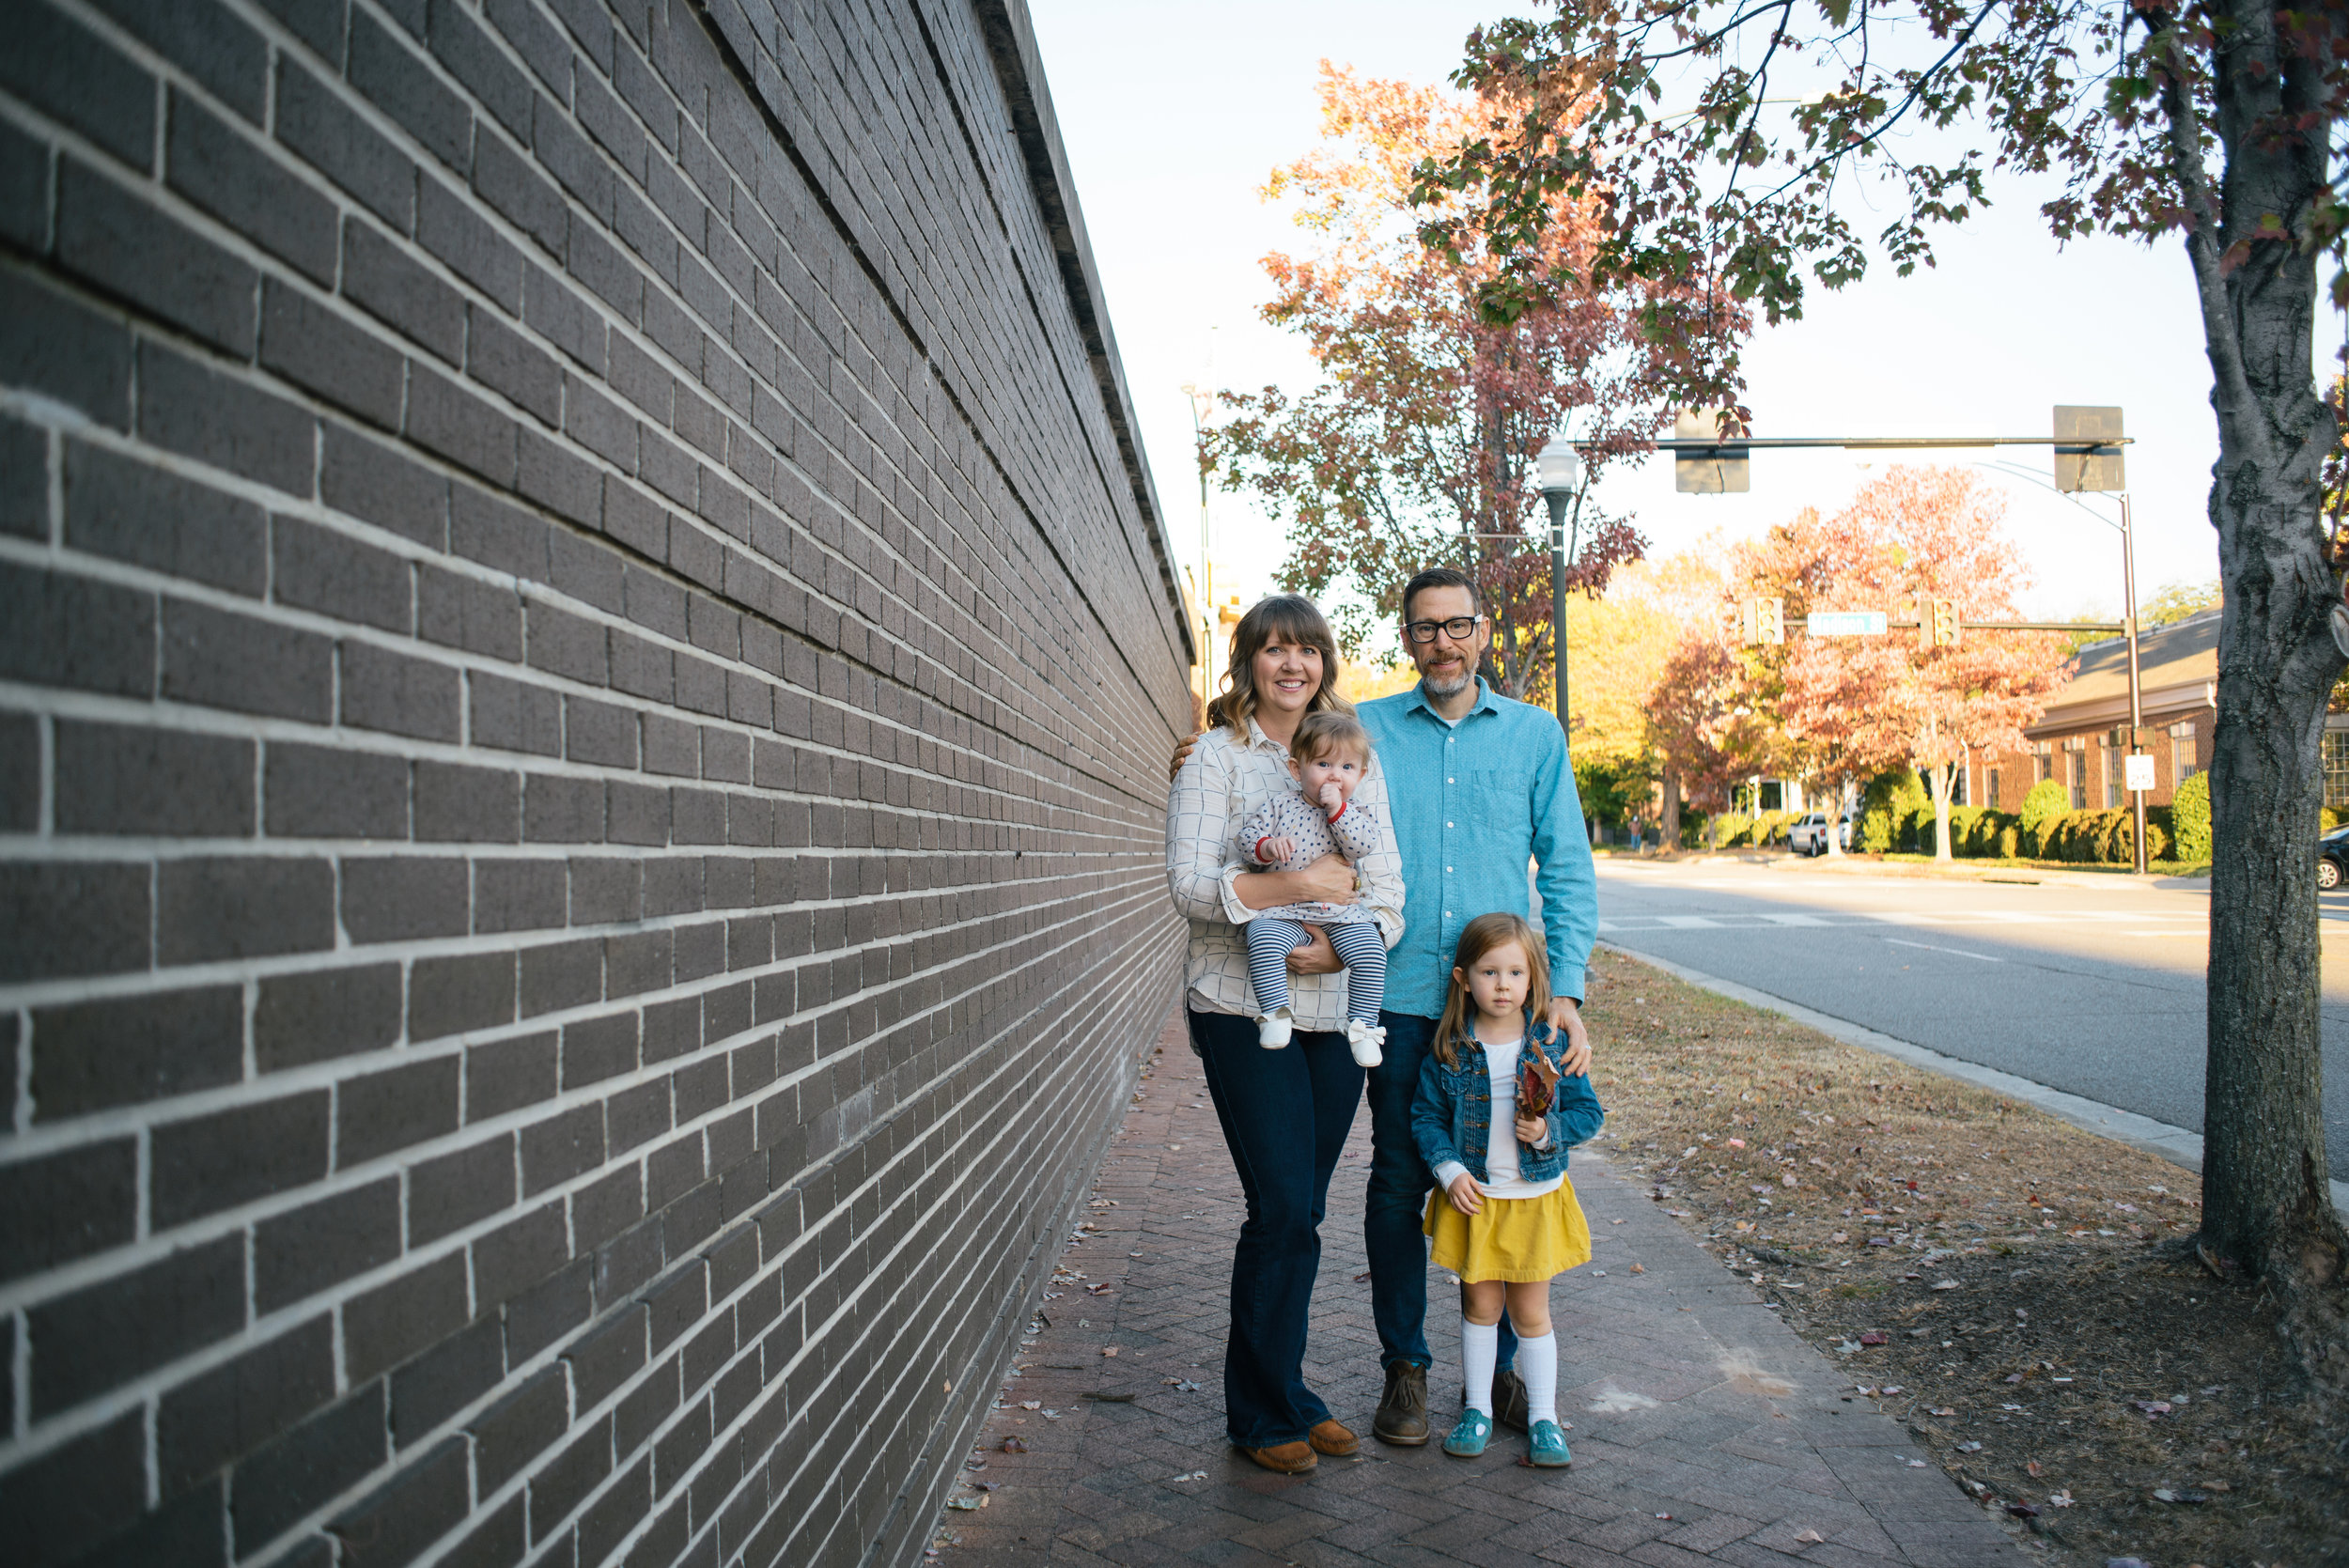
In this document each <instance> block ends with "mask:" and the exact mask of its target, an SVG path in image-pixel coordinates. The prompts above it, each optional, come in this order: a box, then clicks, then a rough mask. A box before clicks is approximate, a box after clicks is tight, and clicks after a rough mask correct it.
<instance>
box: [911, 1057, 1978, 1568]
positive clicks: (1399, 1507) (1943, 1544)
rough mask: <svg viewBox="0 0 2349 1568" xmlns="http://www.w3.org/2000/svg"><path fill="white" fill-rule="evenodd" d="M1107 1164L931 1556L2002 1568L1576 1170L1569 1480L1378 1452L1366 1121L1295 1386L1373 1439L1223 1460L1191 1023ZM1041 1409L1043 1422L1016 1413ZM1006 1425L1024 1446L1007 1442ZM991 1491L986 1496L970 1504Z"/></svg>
mask: <svg viewBox="0 0 2349 1568" xmlns="http://www.w3.org/2000/svg"><path fill="white" fill-rule="evenodd" d="M1143 1087H1144V1090H1145V1095H1144V1098H1143V1102H1142V1103H1141V1104H1140V1105H1138V1106H1136V1107H1135V1108H1134V1109H1133V1110H1131V1111H1130V1112H1129V1113H1128V1116H1127V1118H1126V1124H1125V1126H1124V1127H1123V1129H1122V1130H1121V1132H1120V1135H1119V1138H1118V1140H1117V1141H1116V1143H1115V1144H1114V1145H1113V1146H1112V1150H1111V1153H1110V1155H1109V1157H1108V1158H1107V1159H1106V1161H1105V1162H1104V1165H1103V1168H1102V1171H1101V1174H1100V1182H1099V1186H1098V1188H1097V1196H1096V1199H1095V1201H1096V1202H1097V1203H1105V1204H1113V1205H1114V1206H1103V1207H1098V1208H1096V1209H1094V1210H1093V1211H1092V1215H1093V1223H1094V1224H1095V1225H1096V1226H1097V1229H1096V1230H1094V1231H1092V1232H1090V1233H1088V1234H1087V1235H1086V1238H1085V1239H1084V1240H1082V1241H1081V1242H1079V1243H1078V1244H1076V1245H1074V1246H1072V1247H1070V1248H1069V1250H1068V1252H1067V1254H1066V1259H1065V1263H1064V1270H1063V1272H1064V1274H1065V1275H1066V1278H1065V1279H1062V1280H1057V1281H1055V1282H1054V1283H1053V1284H1052V1285H1051V1286H1050V1290H1051V1291H1053V1292H1054V1293H1056V1294H1055V1296H1053V1297H1052V1298H1051V1299H1048V1300H1047V1301H1046V1302H1045V1303H1044V1315H1045V1317H1046V1319H1047V1320H1049V1325H1048V1326H1047V1327H1042V1328H1040V1329H1039V1330H1038V1331H1037V1332H1036V1333H1035V1335H1034V1343H1033V1345H1030V1346H1028V1347H1026V1348H1025V1349H1023V1350H1022V1352H1021V1358H1022V1359H1021V1365H1022V1366H1023V1367H1024V1368H1025V1369H1026V1370H1025V1371H1024V1373H1022V1374H1019V1375H1018V1376H1016V1377H1013V1378H1011V1379H1009V1380H1008V1381H1007V1383H1006V1385H1005V1389H1006V1391H1005V1392H1004V1394H1003V1398H1002V1400H1001V1402H1000V1403H1001V1406H1002V1407H1001V1408H999V1409H998V1410H997V1411H996V1412H995V1413H994V1415H993V1416H992V1417H991V1418H990V1420H989V1422H988V1429H987V1434H986V1437H985V1440H984V1442H983V1443H982V1445H981V1447H980V1449H979V1450H978V1452H976V1453H974V1455H973V1459H974V1460H975V1461H983V1462H984V1465H985V1467H984V1468H981V1469H968V1470H966V1471H965V1476H966V1479H967V1480H969V1481H970V1482H972V1483H973V1485H972V1487H968V1488H963V1489H961V1495H962V1496H963V1498H965V1499H966V1500H969V1499H970V1498H972V1497H974V1496H983V1497H985V1498H986V1499H987V1506H986V1507H985V1508H984V1509H981V1510H976V1511H972V1512H962V1511H949V1512H948V1513H947V1514H945V1520H946V1523H945V1525H944V1526H943V1529H942V1534H941V1549H940V1553H939V1558H938V1560H939V1562H940V1563H941V1568H982V1565H993V1564H1004V1565H1010V1564H1034V1563H1040V1562H1051V1563H1085V1564H1106V1563H1125V1564H1131V1563H1175V1562H1181V1563H1198V1562H1213V1563H1221V1564H1247V1565H1278V1564H1282V1563H1296V1564H1312V1565H1316V1568H1317V1565H1322V1564H1337V1563H1387V1564H1421V1563H1424V1564H1449V1563H1463V1562H1465V1563H1476V1564H1482V1565H1486V1568H1502V1565H1513V1564H1528V1565H1531V1564H1539V1563H1553V1562H1554V1563H1571V1564H1578V1565H1582V1568H1615V1565H1621V1564H1624V1563H1626V1562H1636V1563H1640V1564H1643V1565H1646V1568H1682V1565H1688V1568H1694V1565H1695V1564H1697V1563H1699V1562H1700V1561H1703V1560H1711V1561H1716V1562H1722V1563H1729V1564H1734V1565H1735V1568H1790V1560H1791V1559H1800V1560H1804V1561H1807V1562H1812V1563H1821V1564H1826V1565H1828V1568H1871V1565H1875V1564H1888V1565H1889V1564H1891V1563H1913V1564H1917V1565H1919V1568H1972V1565H1976V1564H1982V1565H1985V1568H1986V1565H1990V1564H1999V1565H2001V1568H2015V1565H2016V1564H2019V1563H2020V1562H2022V1561H2023V1560H2024V1558H2023V1554H2021V1553H2020V1552H2019V1551H2017V1550H2016V1548H2015V1546H2014V1545H2013V1544H2012V1543H2011V1542H2010V1541H2009V1539H2008V1538H2007V1536H2006V1534H2005V1533H2004V1531H2003V1530H2001V1529H1999V1526H1998V1524H1997V1523H1996V1522H1994V1521H1992V1520H1990V1519H1988V1518H1986V1517H1985V1516H1984V1515H1983V1513H1982V1511H1981V1510H1980V1509H1979V1508H1977V1507H1976V1506H1975V1505H1973V1504H1972V1503H1970V1502H1968V1500H1967V1499H1966V1498H1964V1497H1963V1496H1961V1495H1960V1493H1959V1492H1958V1490H1957V1488H1956V1487H1955V1485H1953V1484H1952V1483H1951V1481H1950V1479H1949V1478H1948V1476H1946V1475H1945V1474H1944V1473H1943V1472H1942V1470H1941V1469H1940V1467H1938V1466H1936V1465H1927V1466H1925V1467H1921V1468H1920V1467H1915V1466H1914V1465H1913V1464H1912V1462H1913V1461H1915V1460H1918V1459H1920V1458H1921V1457H1922V1455H1921V1452H1920V1451H1919V1449H1918V1448H1917V1447H1916V1446H1915V1444H1914V1441H1913V1439H1911V1438H1910V1437H1909V1436H1908V1435H1907V1434H1906V1432H1904V1431H1903V1430H1902V1429H1901V1428H1900V1427H1899V1426H1898V1425H1896V1424H1895V1423H1894V1422H1893V1421H1892V1420H1891V1419H1890V1417H1888V1416H1886V1415H1883V1414H1881V1413H1879V1412H1878V1411H1877V1410H1875V1408H1874V1407H1873V1405H1871V1404H1870V1402H1868V1401H1867V1400H1865V1399H1855V1400H1853V1401H1852V1402H1850V1403H1846V1402H1845V1401H1844V1400H1843V1398H1842V1396H1841V1395H1840V1394H1839V1393H1838V1391H1837V1389H1839V1387H1840V1388H1841V1389H1843V1391H1844V1392H1849V1391H1850V1387H1851V1386H1850V1384H1849V1383H1848V1382H1844V1383H1841V1384H1840V1385H1839V1382H1838V1379H1837V1376H1836V1374H1835V1370H1834V1369H1833V1368H1831V1367H1830V1366H1828V1363H1827V1362H1826V1361H1825V1360H1823V1359H1822V1358H1820V1357H1819V1355H1818V1353H1817V1352H1815V1351H1813V1350H1812V1349H1811V1348H1810V1347H1809V1346H1808V1345H1806V1344H1804V1343H1802V1342H1801V1341H1800V1340H1798V1339H1797V1338H1796V1336H1795V1335H1794V1334H1793V1333H1792V1332H1791V1331H1790V1330H1789V1329H1788V1328H1787V1327H1785V1326H1784V1325H1783V1324H1782V1323H1781V1322H1780V1321H1779V1319H1778V1318H1777V1316H1776V1315H1775V1314H1773V1313H1772V1312H1770V1310H1769V1309H1768V1308H1766V1306H1764V1305H1763V1304H1762V1302H1761V1300H1760V1299H1759V1297H1758V1296H1755V1295H1754V1294H1753V1293H1752V1292H1750V1291H1749V1290H1748V1289H1746V1288H1745V1287H1744V1285H1743V1284H1742V1283H1741V1282H1740V1281H1737V1280H1736V1279H1735V1277H1734V1276H1732V1275H1730V1274H1728V1273H1726V1272H1724V1271H1723V1269H1722V1268H1721V1266H1720V1265H1719V1263H1718V1262H1716V1261H1715V1260H1714V1259H1713V1258H1712V1257H1711V1256H1710V1255H1708V1254H1707V1253H1706V1252H1704V1250H1703V1249H1702V1248H1700V1247H1699V1246H1698V1245H1697V1244H1696V1243H1695V1242H1694V1241H1693V1240H1691V1239H1690V1238H1689V1237H1688V1235H1687V1234H1685V1233H1683V1232H1682V1231H1681V1230H1680V1229H1679V1227H1678V1226H1677V1225H1675V1224H1674V1223H1673V1222H1672V1220H1671V1219H1668V1218H1666V1217H1665V1216H1664V1215H1663V1214H1661V1213H1660V1212H1658V1211H1657V1208H1656V1206H1655V1204H1654V1203H1651V1202H1649V1201H1648V1200H1647V1199H1646V1198H1645V1197H1644V1196H1643V1195H1642V1194H1641V1193H1640V1192H1639V1191H1637V1190H1635V1189H1633V1188H1631V1187H1629V1186H1628V1185H1627V1184H1626V1182H1624V1181H1622V1180H1619V1179H1618V1178H1617V1177H1616V1176H1615V1175H1614V1174H1613V1173H1612V1172H1611V1171H1610V1169H1609V1168H1608V1166H1607V1164H1606V1162H1605V1161H1604V1160H1603V1159H1601V1158H1600V1157H1596V1156H1595V1155H1593V1154H1590V1153H1587V1152H1584V1153H1578V1154H1577V1155H1576V1156H1575V1157H1574V1163H1573V1171H1574V1178H1575V1185H1576V1188H1577V1189H1578V1191H1579V1193H1580V1195H1581V1200H1582V1204H1583V1207H1584V1209H1585V1210H1586V1211H1587V1212H1588V1214H1589V1215H1590V1218H1591V1226H1592V1230H1593V1233H1594V1234H1595V1238H1596V1241H1597V1247H1596V1252H1595V1257H1594V1259H1593V1261H1592V1262H1591V1264H1590V1265H1587V1266H1586V1267H1583V1268H1581V1269H1578V1270H1576V1271H1575V1272H1574V1273H1571V1274H1569V1275H1567V1276H1565V1277H1564V1278H1563V1279H1562V1280H1561V1281H1559V1282H1558V1284H1557V1286H1556V1287H1555V1291H1554V1294H1553V1296H1552V1298H1551V1299H1552V1315H1553V1317H1554V1319H1555V1321H1556V1323H1557V1325H1558V1328H1559V1354H1560V1363H1561V1364H1560V1368H1559V1414H1560V1417H1561V1419H1562V1420H1563V1421H1568V1422H1570V1423H1571V1424H1572V1430H1571V1431H1570V1432H1569V1433H1568V1440H1569V1441H1570V1442H1571V1443H1572V1445H1573V1448H1574V1457H1575V1463H1574V1467H1573V1468H1572V1469H1571V1470H1566V1471H1554V1470H1549V1471H1546V1470H1536V1469H1532V1468H1531V1467H1526V1466H1522V1465H1520V1464H1518V1463H1517V1455H1518V1454H1519V1453H1521V1452H1523V1448H1524V1440H1523V1438H1522V1437H1520V1436H1518V1435H1517V1434H1516V1433H1511V1432H1505V1431H1504V1432H1501V1433H1498V1434H1496V1440H1495V1442H1494V1443H1493V1445H1492V1448H1491V1449H1490V1450H1489V1451H1488V1452H1486V1455H1485V1457H1484V1458H1482V1459H1480V1460H1474V1461H1464V1460H1457V1459H1452V1458H1449V1457H1447V1456H1446V1455H1445V1454H1444V1453H1442V1452H1440V1450H1439V1449H1438V1448H1437V1447H1436V1446H1435V1445H1434V1444H1432V1443H1431V1444H1430V1445H1429V1446H1427V1447H1426V1448H1423V1449H1397V1448H1388V1447H1385V1446H1384V1445H1382V1444H1380V1443H1378V1442H1377V1441H1376V1440H1374V1439H1372V1438H1371V1437H1370V1436H1369V1430H1370V1418H1371V1412H1372V1410H1373V1409H1374V1408H1375V1407H1376V1405H1377V1400H1378V1393H1379V1371H1378V1354H1377V1334H1376V1333H1375V1331H1374V1330H1373V1328H1372V1326H1371V1317H1370V1287H1369V1285H1368V1284H1367V1283H1366V1282H1365V1281H1362V1280H1360V1279H1358V1278H1357V1277H1358V1276H1360V1275H1361V1274H1362V1272H1363V1269H1364V1266H1365V1265H1364V1264H1363V1261H1362V1239H1361V1203H1362V1185H1363V1179H1364V1176H1365V1174H1366V1172H1367V1170H1368V1161H1369V1153H1370V1116H1369V1112H1368V1111H1367V1110H1364V1111H1363V1112H1362V1113H1361V1115H1360V1116H1359V1117H1358V1119H1357V1121H1356V1123H1355V1127H1354V1135H1353V1138H1352V1140H1351V1141H1350V1142H1349V1144H1348V1146H1347V1150H1346V1157H1345V1159H1344V1160H1343V1161H1342V1162H1341V1164H1340V1166H1339V1168H1338V1174H1337V1179H1336V1180H1335V1182H1334V1183H1333V1184H1332V1185H1331V1188H1330V1218H1329V1219H1328V1221H1327V1222H1325V1224H1324V1225H1323V1227H1322V1235H1323V1250H1322V1268H1321V1278H1320V1281H1319V1283H1318V1284H1317V1286H1316V1287H1315V1295H1314V1313H1315V1316H1314V1328H1313V1336H1312V1341H1311V1344H1310V1347H1309V1350H1308V1353H1307V1360H1306V1367H1305V1374H1306V1377H1307V1379H1308V1380H1309V1381H1310V1382H1312V1383H1313V1385H1314V1386H1315V1388H1317V1389H1320V1390H1321V1391H1322V1395H1323V1397H1324V1398H1325V1399H1327V1400H1328V1401H1329V1403H1330V1408H1331V1409H1332V1410H1333V1411H1334V1412H1335V1413H1336V1414H1337V1416H1338V1418H1339V1419H1340V1420H1341V1421H1345V1422H1346V1424H1348V1425H1349V1426H1352V1427H1353V1428H1354V1429H1355V1430H1356V1431H1358V1432H1360V1433H1361V1434H1362V1435H1363V1444H1362V1451H1363V1452H1362V1453H1361V1456H1359V1457H1357V1458H1354V1459H1340V1460H1330V1459H1324V1460H1323V1461H1322V1462H1321V1467H1320V1468H1319V1469H1318V1470H1317V1471H1315V1473H1314V1474H1312V1475H1310V1476H1303V1477H1296V1478H1287V1477H1281V1476H1275V1475H1272V1474H1269V1473H1268V1472H1267V1471H1264V1470H1260V1469H1258V1468H1256V1467H1254V1466H1252V1465H1251V1464H1250V1463H1248V1461H1246V1460H1245V1459H1242V1458H1241V1457H1239V1455H1238V1454H1237V1453H1236V1452H1233V1451H1232V1450H1231V1449H1230V1448H1229V1447H1227V1446H1226V1444H1225V1441H1224V1436H1223V1420H1222V1397H1221V1389H1222V1360H1221V1356H1222V1344H1223V1331H1224V1312H1225V1308H1224V1301H1225V1295H1224V1292H1225V1286H1226V1283H1227V1281H1228V1278H1229V1270H1230V1260H1231V1248H1232V1241H1233V1237H1234V1236H1235V1234H1237V1231H1238V1229H1239V1223H1240V1219H1241V1214H1242V1205H1241V1201H1240V1194H1239V1185H1238V1182H1237V1179H1236V1178H1235V1176H1234V1175H1233V1172H1232V1164H1231V1160H1230V1158H1229V1157H1228V1156H1227V1155H1226V1153H1225V1152H1224V1147H1223V1140H1222V1137H1221V1132H1220V1130H1219V1128H1218V1126H1217V1124H1216V1120H1215V1113H1214V1111H1213V1110H1212V1109H1210V1108H1209V1107H1208V1105H1207V1103H1206V1082H1205V1080H1204V1079H1203V1078H1202V1076H1201V1074H1200V1070H1199V1064H1198V1061H1197V1059H1196V1058H1194V1057H1193V1056H1192V1055H1191V1053H1190V1048H1189V1046H1188V1044H1187V1043H1186V1042H1185V1040H1184V1038H1183V1036H1182V1033H1181V1029H1180V1025H1179V1023H1178V1024H1177V1025H1176V1027H1175V1029H1173V1030H1170V1031H1169V1032H1168V1034H1167V1037H1166V1039H1165V1041H1164V1042H1163V1044H1162V1047H1161V1051H1160V1055H1159V1060H1158V1064H1157V1067H1156V1071H1155V1074H1154V1076H1153V1077H1152V1078H1150V1079H1147V1080H1146V1081H1145V1083H1144V1085H1143ZM1428 1294H1429V1299H1430V1302H1431V1304H1432V1305H1433V1307H1434V1309H1435V1310H1433V1311H1431V1312H1430V1313H1429V1340H1430V1343H1431V1345H1432V1347H1433V1349H1434V1351H1435V1355H1436V1370H1435V1372H1434V1373H1433V1374H1431V1377H1430V1380H1429V1381H1430V1389H1431V1393H1432V1396H1433V1398H1432V1403H1433V1405H1434V1409H1433V1411H1432V1416H1433V1418H1434V1421H1435V1423H1436V1426H1437V1431H1438V1433H1439V1434H1440V1433H1441V1431H1442V1430H1443V1428H1444V1427H1445V1426H1446V1425H1448V1424H1449V1423H1450V1421H1452V1420H1453V1419H1454V1418H1455V1416H1456V1414H1457V1412H1458V1397H1459V1395H1458V1390H1459V1381H1460V1380H1459V1372H1458V1367H1459V1361H1458V1349H1459V1343H1458V1338H1459V1336H1458V1327H1457V1326H1458V1318H1457V1317H1456V1315H1455V1314H1454V1313H1452V1312H1450V1311H1448V1310H1447V1309H1448V1307H1449V1304H1450V1303H1451V1302H1452V1301H1453V1300H1454V1299H1455V1296H1454V1295H1453V1293H1452V1291H1451V1290H1450V1289H1449V1288H1448V1286H1447V1284H1446V1282H1445V1280H1444V1277H1443V1276H1442V1275H1441V1274H1440V1273H1438V1272H1431V1274H1430V1277H1429V1284H1428ZM1030 1401H1033V1402H1034V1403H1035V1404H1036V1405H1037V1406H1038V1407H1037V1408H1035V1409H1033V1410H1031V1409H1028V1408H1026V1407H1025V1405H1024V1404H1023V1402H1030ZM1008 1436H1017V1437H1018V1438H1019V1440H1020V1441H1021V1442H1022V1443H1024V1444H1025V1445H1026V1448H1027V1452H1024V1453H1005V1452H1002V1444H1003V1439H1004V1438H1006V1437H1008ZM982 1483H984V1484H985V1485H988V1486H990V1487H991V1488H992V1489H991V1490H985V1491H981V1490H979V1489H978V1487H979V1485H980V1484H982Z"/></svg>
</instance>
